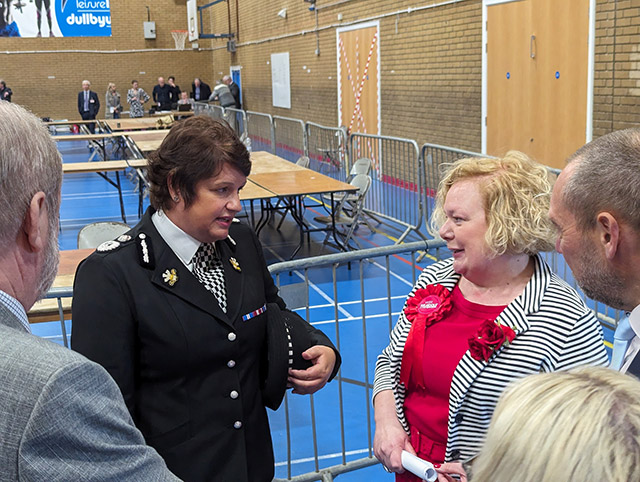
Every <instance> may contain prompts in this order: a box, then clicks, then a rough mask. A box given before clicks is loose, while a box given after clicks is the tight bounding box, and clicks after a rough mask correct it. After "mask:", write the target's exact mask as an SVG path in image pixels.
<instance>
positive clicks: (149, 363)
mask: <svg viewBox="0 0 640 482" xmlns="http://www.w3.org/2000/svg"><path fill="white" fill-rule="evenodd" d="M152 213H153V209H151V208H150V209H149V210H147V212H146V213H145V215H144V217H143V219H142V220H141V221H140V223H139V224H138V225H137V226H136V227H135V228H133V229H132V230H131V231H130V232H129V233H128V236H130V237H131V240H126V238H127V237H128V236H124V237H122V236H121V237H120V238H119V239H121V240H124V241H120V242H108V243H106V245H103V246H102V250H103V251H102V252H100V251H96V252H95V253H93V254H92V255H91V256H89V257H88V258H87V259H86V260H85V261H83V262H82V264H81V265H80V266H79V268H78V272H77V274H76V278H75V285H74V298H73V329H72V348H73V349H74V350H77V351H79V352H80V353H82V354H84V355H85V356H87V357H88V358H89V359H91V360H94V361H96V362H98V363H100V364H101V365H103V366H104V367H105V368H106V369H107V371H108V372H109V373H110V374H111V375H112V376H113V378H114V379H115V381H116V382H117V384H118V385H119V386H120V389H121V390H122V393H123V396H124V399H125V402H126V404H127V407H128V408H129V411H130V412H131V415H132V417H133V419H134V421H135V423H136V425H137V426H138V428H139V429H140V430H141V431H142V433H143V435H144V437H145V439H146V441H147V443H148V444H149V445H151V446H152V447H154V448H155V449H156V450H157V451H158V452H159V453H160V455H161V456H162V457H163V458H164V459H165V461H166V463H167V466H168V467H169V469H170V470H172V471H173V472H174V473H175V474H176V475H177V476H178V477H180V478H182V479H184V480H186V481H212V480H219V481H230V480H233V481H252V482H253V481H270V480H271V479H272V478H273V472H274V462H273V449H272V445H271V435H270V431H269V424H268V421H267V414H266V410H265V408H264V404H263V402H262V395H261V391H260V384H261V377H262V374H261V369H263V368H264V366H265V340H266V316H267V315H266V313H261V314H257V315H256V314H255V312H256V311H258V312H259V311H260V308H262V307H263V306H264V305H265V304H266V303H269V302H275V303H277V304H278V305H280V306H281V307H282V308H284V307H285V303H284V301H283V300H282V299H281V298H280V297H279V296H278V290H277V287H276V286H275V285H274V282H273V279H272V278H271V275H270V274H269V272H268V270H267V267H266V263H265V260H264V257H263V253H262V247H261V245H260V243H259V241H258V239H257V237H256V236H255V234H254V232H253V231H252V230H251V229H250V228H249V227H247V226H244V225H242V224H240V223H232V226H231V228H230V233H229V234H230V237H231V238H232V239H233V241H234V242H231V241H230V240H228V239H227V240H225V241H221V242H218V243H216V250H217V252H218V254H219V256H220V259H221V260H222V263H223V266H224V272H225V278H226V288H227V313H226V314H225V313H224V312H223V311H222V310H221V309H220V306H219V305H218V302H217V300H216V299H215V297H214V296H213V295H212V294H211V293H210V292H209V291H207V289H206V288H205V287H204V286H203V285H202V284H201V283H200V282H199V281H198V280H197V278H196V277H195V276H194V275H193V274H192V273H191V272H190V271H189V269H188V268H187V267H186V266H185V265H184V264H183V263H182V262H181V261H180V260H179V258H178V257H177V256H176V255H175V254H174V252H173V251H172V250H171V249H170V248H169V246H168V245H167V244H166V243H165V241H164V240H163V239H162V237H161V236H160V234H159V233H158V231H157V230H156V228H155V227H154V225H153V223H152V221H151V214H152ZM234 243H235V244H234ZM107 248H113V249H111V250H109V251H104V249H107ZM174 270H175V271H174ZM252 314H253V316H245V315H252ZM243 317H244V318H245V319H243ZM309 330H310V331H311V338H312V341H313V344H319V345H326V346H330V347H332V348H333V345H332V344H331V342H330V341H329V339H328V338H327V337H326V336H325V335H324V334H323V333H322V332H320V331H318V330H315V329H313V328H311V327H310V326H309ZM338 364H339V363H338V362H336V369H335V370H334V374H335V372H336V371H337V368H338Z"/></svg>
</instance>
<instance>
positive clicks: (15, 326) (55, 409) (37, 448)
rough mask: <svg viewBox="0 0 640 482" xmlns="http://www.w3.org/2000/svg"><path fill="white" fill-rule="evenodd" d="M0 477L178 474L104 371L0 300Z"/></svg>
mask: <svg viewBox="0 0 640 482" xmlns="http://www.w3.org/2000/svg"><path fill="white" fill-rule="evenodd" d="M0 480H1V481H17V480H20V481H27V480H28V481H39V480H43V481H44V480H46V481H49V482H52V481H69V480H79V481H80V480H81V481H83V482H84V481H99V480H100V481H107V480H126V481H179V480H180V479H178V478H177V477H175V476H174V475H173V474H171V472H169V470H168V469H167V466H166V465H165V463H164V461H163V460H162V459H161V458H160V456H159V455H158V454H157V453H156V451H155V450H154V449H152V448H151V447H148V446H146V445H145V442H144V438H143V437H142V434H141V433H140V432H139V431H138V429H136V428H135V426H134V425H133V422H132V420H131V417H130V416H129V411H128V410H127V407H126V406H125V404H124V401H123V399H122V395H121V394H120V390H119V389H118V387H117V385H116V384H115V382H114V381H113V380H112V379H111V377H110V376H109V375H108V374H107V372H106V371H105V370H104V369H103V368H102V367H101V366H100V365H98V364H96V363H93V362H90V361H89V360H87V359H86V358H85V357H83V356H82V355H80V354H78V353H75V352H73V351H71V350H68V349H66V348H63V347H61V346H59V345H56V344H54V343H51V342H49V341H46V340H43V339H41V338H38V337H36V336H33V335H31V334H29V333H27V332H26V331H25V329H24V327H23V326H22V325H21V324H20V321H19V320H18V319H17V318H16V317H15V316H14V315H13V314H12V313H11V312H10V311H9V310H8V309H7V308H6V307H5V306H4V305H2V304H1V303H0Z"/></svg>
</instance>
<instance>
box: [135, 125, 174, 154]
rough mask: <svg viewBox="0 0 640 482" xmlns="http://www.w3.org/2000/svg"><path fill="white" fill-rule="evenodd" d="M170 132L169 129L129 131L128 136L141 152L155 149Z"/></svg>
mask: <svg viewBox="0 0 640 482" xmlns="http://www.w3.org/2000/svg"><path fill="white" fill-rule="evenodd" d="M167 134H169V130H168V129H160V130H153V131H136V132H128V133H127V137H128V138H129V139H131V140H132V141H133V142H134V143H135V145H136V147H137V148H138V150H139V151H140V153H141V154H144V153H147V152H152V151H155V150H156V149H158V148H159V147H160V144H162V141H164V138H165V137H167Z"/></svg>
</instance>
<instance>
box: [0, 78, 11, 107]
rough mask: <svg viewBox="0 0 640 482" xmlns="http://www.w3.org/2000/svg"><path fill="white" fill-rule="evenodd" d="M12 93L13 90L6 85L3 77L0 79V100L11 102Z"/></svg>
mask: <svg viewBox="0 0 640 482" xmlns="http://www.w3.org/2000/svg"><path fill="white" fill-rule="evenodd" d="M12 95H13V91H12V90H11V89H10V88H9V87H7V83H6V82H5V81H4V80H3V79H0V100H6V101H7V102H11V96H12Z"/></svg>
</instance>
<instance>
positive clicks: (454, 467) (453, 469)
mask: <svg viewBox="0 0 640 482" xmlns="http://www.w3.org/2000/svg"><path fill="white" fill-rule="evenodd" d="M436 471H437V472H438V482H457V479H454V478H453V477H451V475H450V474H457V475H459V476H460V482H467V473H466V472H465V470H464V468H462V464H461V463H460V462H449V463H446V464H442V465H440V466H438V467H436Z"/></svg>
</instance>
